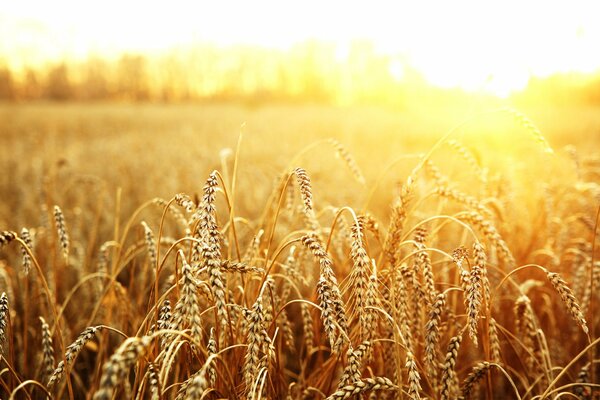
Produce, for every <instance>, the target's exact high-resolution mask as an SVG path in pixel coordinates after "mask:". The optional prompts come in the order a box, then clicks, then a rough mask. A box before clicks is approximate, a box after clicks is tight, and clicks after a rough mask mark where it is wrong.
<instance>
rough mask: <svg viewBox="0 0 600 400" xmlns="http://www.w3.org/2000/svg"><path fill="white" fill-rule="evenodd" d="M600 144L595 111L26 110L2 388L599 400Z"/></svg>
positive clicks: (9, 224) (12, 113) (7, 194)
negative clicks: (599, 235) (599, 233)
mask: <svg viewBox="0 0 600 400" xmlns="http://www.w3.org/2000/svg"><path fill="white" fill-rule="evenodd" d="M423 103H424V104H426V102H423ZM599 151H600V113H599V112H598V108H597V107H593V106H564V107H556V106H548V107H542V106H539V107H524V108H518V107H516V108H515V109H513V108H510V109H507V108H503V107H498V106H496V105H495V104H493V103H490V104H487V103H485V102H484V103H479V102H477V101H475V102H473V103H472V104H468V105H467V106H465V105H464V104H459V105H455V106H453V107H439V105H437V106H436V107H435V108H428V107H426V106H420V107H415V108H412V107H408V106H407V107H405V108H401V109H398V108H396V109H392V108H388V109H382V108H376V107H367V106H347V107H341V106H340V107H334V106H325V105H299V104H287V105H282V104H280V105H253V106H248V105H246V106H243V105H236V104H234V103H222V104H218V103H214V102H212V103H196V104H127V103H123V104H121V103H23V104H20V103H5V104H2V105H0V168H1V169H2V171H3V172H4V173H3V174H2V177H0V198H1V201H0V232H1V237H0V246H1V247H0V292H1V293H5V296H3V297H2V298H1V299H0V332H1V335H0V340H2V343H1V346H2V355H1V356H0V372H1V373H0V397H2V398H9V397H10V398H33V399H35V398H45V397H46V396H52V397H53V398H60V399H62V398H68V399H83V398H93V399H97V400H99V399H111V398H131V399H175V398H177V399H201V398H205V399H222V398H229V399H259V398H265V399H321V398H327V399H347V398H365V399H367V398H369V399H371V398H373V399H379V398H380V399H385V398H390V399H392V398H402V399H417V398H429V399H456V398H463V397H464V398H495V399H507V398H510V399H523V400H525V399H532V400H533V399H540V400H541V399H558V398H565V399H568V398H581V399H591V398H593V397H592V396H593V393H592V392H595V393H596V394H595V395H596V396H597V395H598V392H599V391H600V390H599V389H598V388H600V384H598V382H599V381H600V380H599V379H598V376H599V374H600V370H598V368H597V366H598V355H597V349H598V339H597V338H598V336H597V334H598V331H599V328H600V316H599V314H598V312H597V311H596V310H597V309H598V307H599V306H598V303H597V302H598V300H599V296H598V289H597V288H598V287H599V286H600V263H599V261H598V252H599V251H598V246H597V244H596V240H595V238H596V236H597V230H598V228H597V224H598V223H597V214H598V211H599V205H600V152H599ZM23 229H25V230H23ZM40 317H42V318H43V320H44V321H45V322H41V321H40Z"/></svg>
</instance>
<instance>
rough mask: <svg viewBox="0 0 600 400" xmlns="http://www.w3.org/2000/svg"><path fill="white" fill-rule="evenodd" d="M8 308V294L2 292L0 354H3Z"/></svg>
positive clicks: (0, 301) (0, 302) (0, 298)
mask: <svg viewBox="0 0 600 400" xmlns="http://www.w3.org/2000/svg"><path fill="white" fill-rule="evenodd" d="M8 318H9V309H8V296H6V293H4V292H3V293H2V296H0V354H4V351H5V347H4V343H5V342H6V327H7V325H8Z"/></svg>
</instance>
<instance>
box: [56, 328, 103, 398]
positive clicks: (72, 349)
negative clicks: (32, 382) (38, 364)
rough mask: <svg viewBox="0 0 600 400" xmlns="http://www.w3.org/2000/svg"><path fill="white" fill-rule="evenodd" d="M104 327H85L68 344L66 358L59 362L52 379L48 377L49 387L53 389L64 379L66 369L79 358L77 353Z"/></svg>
mask: <svg viewBox="0 0 600 400" xmlns="http://www.w3.org/2000/svg"><path fill="white" fill-rule="evenodd" d="M102 329H103V327H101V326H90V327H88V328H85V329H84V330H83V332H81V333H80V334H79V336H78V337H77V339H76V340H75V341H74V342H73V343H71V344H70V345H69V346H67V349H66V351H65V357H64V360H62V361H60V362H59V363H58V366H57V367H56V369H55V370H54V372H52V375H50V379H48V388H50V389H51V388H52V387H53V386H54V385H55V384H56V383H58V382H59V381H60V380H61V379H62V377H63V375H64V373H65V370H66V369H67V368H69V367H70V366H71V364H72V363H73V362H74V361H75V358H77V355H78V354H79V353H80V352H81V350H82V349H83V347H84V346H85V345H86V343H88V342H89V341H90V340H92V339H93V338H94V337H95V336H96V333H97V332H99V331H100V330H102Z"/></svg>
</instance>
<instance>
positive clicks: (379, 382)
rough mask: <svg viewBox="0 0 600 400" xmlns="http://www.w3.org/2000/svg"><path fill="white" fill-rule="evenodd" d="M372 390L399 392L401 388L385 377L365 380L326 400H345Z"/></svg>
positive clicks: (342, 389) (341, 390)
mask: <svg viewBox="0 0 600 400" xmlns="http://www.w3.org/2000/svg"><path fill="white" fill-rule="evenodd" d="M372 390H391V391H396V390H399V387H398V386H396V385H394V384H393V383H392V381H390V380H389V379H388V378H385V377H379V376H377V377H373V378H364V379H361V380H359V381H356V382H352V383H351V384H349V385H346V386H344V387H343V388H341V389H339V390H337V391H336V392H335V393H333V394H332V395H331V396H329V397H327V399H326V400H345V399H349V398H351V397H353V396H356V395H358V394H361V393H364V392H367V391H372Z"/></svg>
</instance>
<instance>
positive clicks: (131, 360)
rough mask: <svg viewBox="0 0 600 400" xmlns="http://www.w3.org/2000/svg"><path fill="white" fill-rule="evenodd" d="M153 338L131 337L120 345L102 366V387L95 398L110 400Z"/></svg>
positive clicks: (96, 399)
mask: <svg viewBox="0 0 600 400" xmlns="http://www.w3.org/2000/svg"><path fill="white" fill-rule="evenodd" d="M151 340H152V338H151V337H149V336H143V337H141V338H139V337H130V338H128V339H127V340H125V341H124V342H123V344H121V346H119V348H118V349H117V350H116V351H115V353H114V354H113V355H112V356H111V357H110V359H109V360H108V361H107V362H106V363H105V364H104V366H103V367H102V377H101V378H100V387H99V388H98V391H97V392H96V393H95V394H94V400H110V399H112V398H113V395H114V394H113V392H114V390H115V389H116V387H117V386H118V385H119V384H121V383H123V382H124V381H125V380H126V379H127V373H128V372H129V369H130V368H131V367H132V366H133V365H135V364H136V363H137V361H138V359H139V358H140V357H142V356H144V354H146V352H147V350H148V346H149V345H150V343H151Z"/></svg>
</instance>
